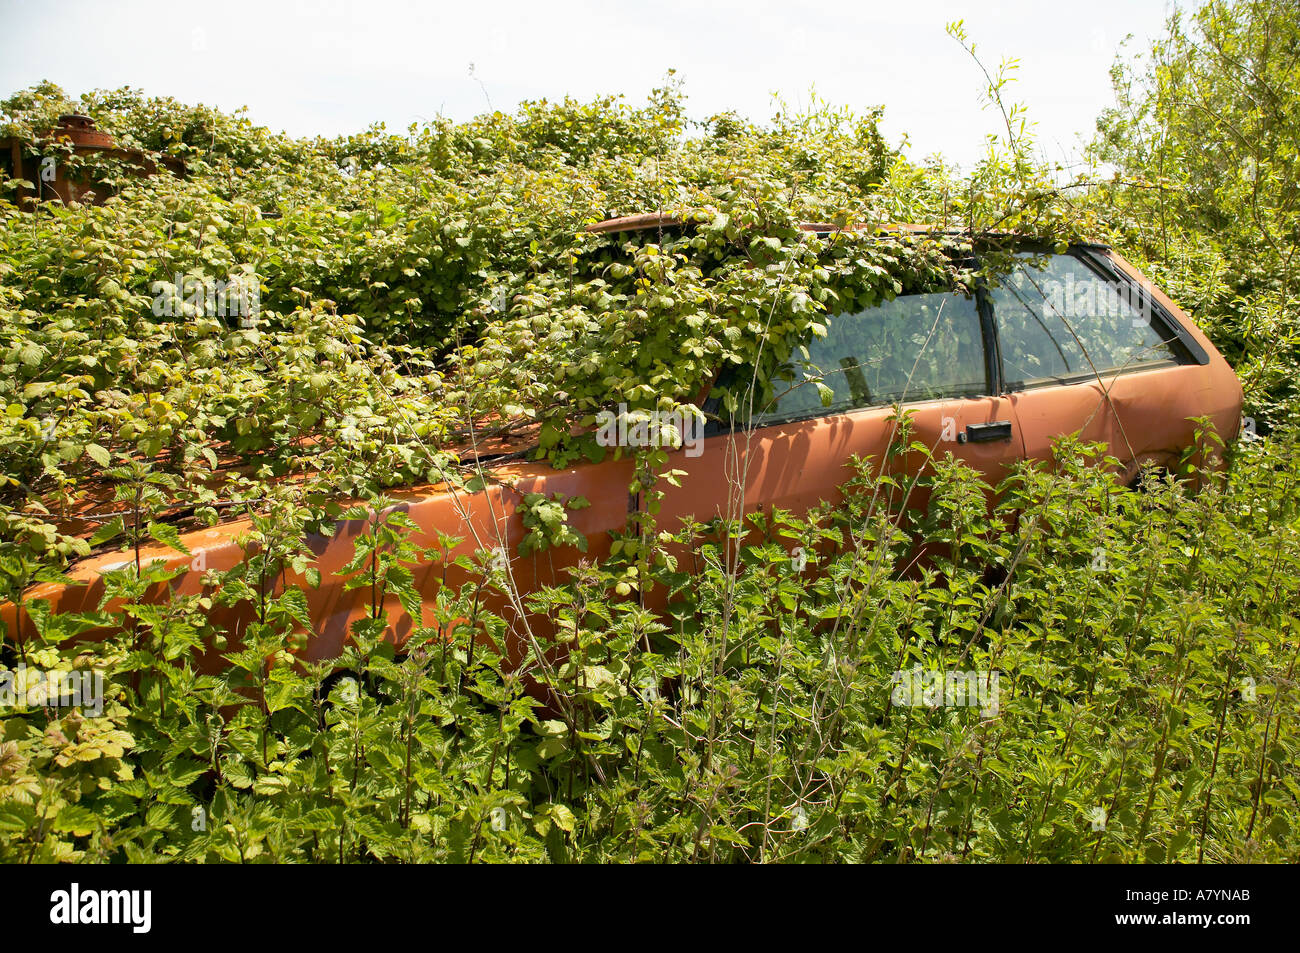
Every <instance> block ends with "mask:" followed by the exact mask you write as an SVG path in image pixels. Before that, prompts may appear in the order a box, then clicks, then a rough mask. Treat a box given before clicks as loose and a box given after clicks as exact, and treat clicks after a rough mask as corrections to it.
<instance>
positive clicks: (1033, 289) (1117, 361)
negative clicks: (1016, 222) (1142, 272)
mask: <svg viewBox="0 0 1300 953" xmlns="http://www.w3.org/2000/svg"><path fill="white" fill-rule="evenodd" d="M1018 257H1019V259H1020V260H1019V261H1017V262H1016V264H1015V265H1014V267H1013V268H1012V270H1011V273H1010V274H1009V275H1007V276H1005V277H1004V278H1003V279H1002V281H1001V283H1000V284H999V285H998V286H997V287H995V288H993V289H991V292H990V299H991V301H992V305H993V316H994V320H995V322H996V324H997V329H998V346H999V348H1000V349H1001V352H1002V368H1003V376H1004V377H1005V379H1006V382H1007V384H1008V385H1009V386H1011V387H1017V386H1023V385H1025V384H1034V383H1038V382H1045V381H1052V380H1063V379H1069V378H1078V377H1087V376H1091V375H1092V374H1093V373H1094V371H1095V372H1098V373H1100V372H1105V371H1116V370H1120V369H1127V368H1132V367H1136V366H1140V365H1143V364H1151V363H1159V362H1166V361H1177V360H1178V350H1177V348H1176V345H1175V344H1174V342H1173V340H1172V338H1173V335H1172V334H1171V333H1170V332H1169V331H1167V330H1166V329H1165V328H1164V324H1163V322H1162V321H1160V319H1159V318H1158V317H1157V316H1156V315H1155V314H1154V313H1153V311H1152V309H1151V308H1150V306H1149V305H1145V304H1144V302H1143V301H1142V299H1141V298H1140V297H1139V296H1138V295H1137V294H1136V292H1135V291H1130V289H1129V288H1128V287H1127V286H1125V287H1117V286H1116V285H1115V284H1114V283H1112V282H1110V281H1107V280H1106V279H1105V278H1103V277H1102V276H1101V275H1099V274H1098V273H1097V272H1095V271H1094V270H1093V269H1092V268H1090V267H1088V265H1087V264H1086V263H1085V262H1084V261H1082V260H1081V259H1079V258H1077V257H1075V256H1073V255H1048V256H1033V255H1021V256H1018Z"/></svg>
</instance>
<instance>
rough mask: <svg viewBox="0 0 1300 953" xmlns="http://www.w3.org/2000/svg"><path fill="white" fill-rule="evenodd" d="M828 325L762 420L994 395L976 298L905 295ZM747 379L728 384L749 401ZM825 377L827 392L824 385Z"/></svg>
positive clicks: (777, 388)
mask: <svg viewBox="0 0 1300 953" xmlns="http://www.w3.org/2000/svg"><path fill="white" fill-rule="evenodd" d="M826 323H827V335H826V337H824V338H813V340H812V341H811V342H810V343H809V344H808V360H807V361H806V362H805V361H804V360H803V359H802V355H801V354H797V355H796V356H795V358H793V359H792V360H791V362H789V363H788V364H786V365H785V366H784V367H783V368H782V369H781V370H780V371H778V373H777V379H775V380H773V381H772V391H773V396H772V400H771V401H770V402H769V403H768V404H767V406H765V407H762V408H759V407H757V406H756V407H755V408H754V415H753V421H754V423H756V424H764V423H776V422H780V421H785V420H795V419H800V418H805V417H816V416H821V415H825V414H834V413H842V412H843V411H846V410H851V409H854V408H858V407H869V406H873V405H883V404H893V403H911V402H913V401H921V400H932V399H935V398H942V397H966V396H974V395H978V394H985V393H988V381H987V374H986V365H985V360H984V344H983V336H982V334H981V331H980V316H979V307H978V305H977V303H976V300H975V298H974V297H973V296H970V295H966V294H963V293H961V292H952V293H948V292H940V293H936V294H913V295H901V296H899V297H897V298H895V299H893V300H892V301H885V302H882V303H881V304H879V305H876V306H874V307H871V308H867V309H865V310H863V311H858V312H855V313H849V314H839V315H834V316H832V317H830V318H828V319H827V322H826ZM744 376H745V375H744V374H743V373H741V374H737V375H735V376H734V377H733V378H732V379H731V380H730V381H728V382H725V384H724V382H720V384H724V386H727V387H728V388H729V389H730V390H731V391H732V392H733V393H735V394H736V396H737V397H738V398H742V399H741V400H740V403H741V404H742V406H743V404H744V400H743V391H744V389H745V386H746V385H747V384H748V381H747V380H745V379H744ZM818 378H820V383H821V384H822V385H823V386H824V388H825V389H826V390H822V389H821V388H819V387H818V386H817V384H818V382H819V381H818ZM826 398H829V403H828V402H827V400H826ZM738 416H740V417H742V418H743V417H744V416H745V415H744V414H738Z"/></svg>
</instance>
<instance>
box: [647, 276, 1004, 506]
mask: <svg viewBox="0 0 1300 953" xmlns="http://www.w3.org/2000/svg"><path fill="white" fill-rule="evenodd" d="M827 324H828V334H827V335H826V337H824V338H817V339H814V340H812V341H810V342H809V344H808V357H807V361H806V362H801V361H799V360H796V361H795V362H793V363H791V364H789V365H787V366H786V367H785V369H784V371H783V372H782V376H783V377H784V378H788V379H777V380H774V381H773V382H772V384H773V388H772V390H773V394H772V396H771V399H769V400H767V401H766V403H764V402H763V399H762V398H761V397H757V396H755V397H754V398H753V400H752V404H751V401H750V399H749V395H750V394H751V392H752V393H754V394H757V393H758V391H759V390H760V388H756V387H754V386H752V385H753V384H754V381H753V371H752V370H749V369H741V370H738V371H735V372H732V373H731V374H729V375H723V376H722V377H721V378H720V379H719V381H718V384H717V385H716V386H715V390H716V391H717V394H716V395H714V397H713V398H712V399H711V400H710V401H708V402H707V403H706V410H710V411H711V412H712V413H714V414H715V415H716V416H717V417H719V418H721V419H720V420H719V421H717V422H715V423H713V424H711V427H712V428H713V430H714V432H713V433H712V434H711V435H709V436H706V437H705V439H704V440H703V441H702V451H701V452H699V453H698V455H697V456H695V457H690V456H687V455H686V454H684V453H678V454H674V457H673V460H672V463H671V464H670V465H671V466H672V467H675V468H677V469H681V470H684V471H686V475H685V476H684V477H682V478H681V480H680V486H677V487H666V488H665V489H666V495H665V498H664V499H663V501H662V508H661V510H660V513H659V526H660V527H661V528H670V529H675V528H676V527H677V526H678V524H679V521H680V519H682V518H685V517H692V518H694V519H696V520H698V521H700V522H706V521H708V520H710V519H713V518H715V517H730V518H736V517H737V516H739V515H740V513H742V512H744V513H750V512H753V511H755V510H769V509H771V508H772V507H781V508H783V509H787V510H791V511H794V512H795V513H804V512H806V511H807V510H808V509H809V508H810V507H811V506H813V505H815V504H816V503H818V502H819V501H821V500H827V501H832V502H837V501H839V500H840V499H842V494H841V492H840V486H841V484H843V483H844V482H845V481H846V480H848V479H849V478H850V477H851V476H852V470H851V469H850V467H849V463H850V460H851V458H852V457H853V456H854V455H857V456H860V457H870V458H874V460H875V461H876V465H877V466H879V465H880V464H881V462H882V461H884V460H885V458H886V450H887V448H888V446H889V444H890V441H891V440H892V439H893V438H894V436H895V434H896V430H897V426H898V424H897V420H896V407H895V405H896V404H897V405H899V406H901V407H902V408H903V409H904V410H905V411H907V412H908V413H910V415H911V417H912V421H913V427H914V432H913V436H912V439H913V440H918V441H922V442H924V443H925V444H926V445H927V446H928V447H931V448H932V449H933V451H934V452H936V453H937V454H940V455H942V454H943V453H944V452H951V453H952V454H954V455H955V456H957V457H959V458H961V459H963V460H965V461H966V462H968V463H969V464H970V465H971V466H973V467H975V468H976V469H978V470H980V471H981V473H983V474H984V475H985V477H986V478H987V479H988V480H990V482H993V483H996V482H997V481H999V480H1001V479H1002V477H1003V476H1004V475H1005V474H1006V471H1007V467H1008V466H1009V465H1011V464H1013V463H1015V462H1016V461H1018V460H1019V459H1020V458H1021V456H1022V454H1023V443H1022V441H1021V439H1020V437H1019V434H1018V433H1017V432H1016V430H1017V427H1016V422H1015V415H1014V413H1013V411H1012V407H1011V404H1010V401H1009V400H1008V399H1007V398H1006V397H1004V396H1000V395H998V394H997V393H996V392H995V391H996V383H995V376H996V363H995V359H994V358H995V355H994V354H993V352H992V349H991V345H990V342H991V340H992V328H991V322H990V318H989V315H988V313H987V309H986V308H985V307H983V305H982V303H981V300H980V299H979V298H977V297H976V296H974V295H967V294H963V293H961V292H952V293H948V292H940V293H933V294H914V295H901V296H899V297H898V298H895V299H893V300H891V301H886V302H882V303H881V304H879V305H877V306H875V307H872V308H868V309H865V310H862V311H859V312H856V313H853V314H842V315H837V316H832V317H831V318H829V320H828V322H827ZM819 383H820V384H821V385H822V387H821V388H819V387H818V386H817V385H818V384H819ZM726 394H732V395H735V397H736V401H737V403H738V405H739V406H738V407H737V408H736V409H735V410H734V411H732V412H728V411H727V410H726V409H725V402H724V401H725V395H726ZM892 465H893V466H895V467H896V468H899V469H902V470H905V471H907V472H908V473H909V474H911V475H915V474H916V473H917V472H918V471H919V470H920V468H921V467H922V466H923V465H924V455H922V454H919V453H910V454H907V455H906V456H905V457H902V458H899V459H896V460H894V461H892ZM909 502H910V503H912V504H921V505H923V503H924V500H923V499H922V498H919V497H918V498H915V499H913V500H911V501H909Z"/></svg>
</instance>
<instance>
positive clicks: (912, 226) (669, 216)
mask: <svg viewBox="0 0 1300 953" xmlns="http://www.w3.org/2000/svg"><path fill="white" fill-rule="evenodd" d="M698 221H699V219H691V218H689V217H687V216H684V215H681V214H679V213H676V212H639V213H638V214H636V215H621V216H619V217H617V218H607V219H605V220H604V221H601V222H593V223H592V224H590V225H588V226H587V227H586V229H585V231H588V232H591V233H593V234H613V233H616V232H645V231H650V230H652V229H654V230H658V229H665V228H680V227H685V226H688V225H692V224H696V223H698ZM799 228H801V229H802V230H803V231H805V232H814V233H816V234H818V235H830V234H834V233H835V232H859V231H867V230H870V229H874V230H875V231H876V232H883V233H894V234H902V235H948V236H952V237H954V238H957V237H968V236H969V232H967V231H965V230H964V229H960V228H952V227H946V226H942V225H919V224H916V223H912V222H891V223H889V224H887V225H875V226H873V225H867V224H858V225H834V224H831V223H828V222H800V223H799ZM980 237H982V238H1013V239H1016V240H1018V241H1033V240H1034V239H1033V236H1031V235H1025V234H1019V233H1016V232H998V231H988V232H982V233H980ZM1075 244H1078V245H1084V246H1087V247H1091V248H1109V247H1110V246H1109V245H1107V244H1105V243H1103V242H1091V241H1087V242H1076V243H1075Z"/></svg>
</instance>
